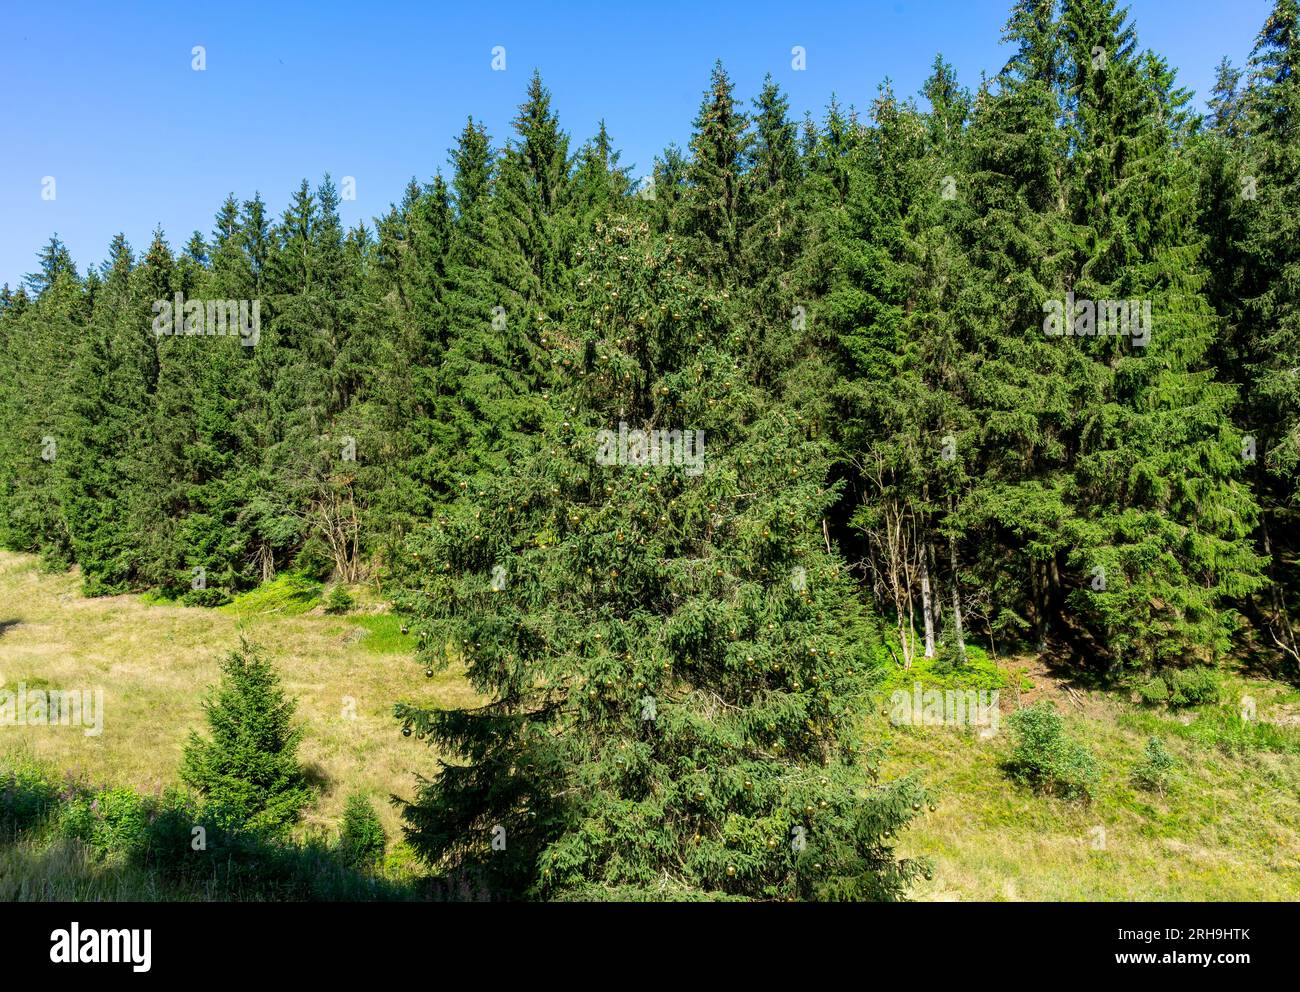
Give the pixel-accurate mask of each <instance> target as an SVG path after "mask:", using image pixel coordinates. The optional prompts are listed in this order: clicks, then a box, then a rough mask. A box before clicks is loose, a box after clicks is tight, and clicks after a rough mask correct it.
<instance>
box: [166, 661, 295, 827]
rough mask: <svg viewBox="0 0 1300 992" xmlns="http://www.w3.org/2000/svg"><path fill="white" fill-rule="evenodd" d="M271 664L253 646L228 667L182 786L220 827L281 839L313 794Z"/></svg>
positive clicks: (191, 745)
mask: <svg viewBox="0 0 1300 992" xmlns="http://www.w3.org/2000/svg"><path fill="white" fill-rule="evenodd" d="M296 706H297V704H296V703H295V702H294V701H293V700H292V699H289V698H288V697H286V696H285V694H284V690H283V689H282V688H281V687H280V678H279V676H278V675H276V673H275V669H273V668H272V667H271V663H270V662H269V661H268V660H267V659H265V658H264V657H262V656H261V655H260V654H259V653H258V652H257V650H256V649H255V648H254V647H252V646H251V645H249V644H248V643H247V642H244V643H242V644H241V646H240V649H239V650H238V651H232V652H231V654H230V655H229V657H228V658H227V659H226V660H225V662H224V663H223V664H222V666H221V685H220V686H219V687H218V688H217V690H216V692H215V694H214V695H213V696H212V698H211V699H209V700H208V701H207V702H206V703H205V705H204V711H205V716H206V719H207V723H208V736H207V737H200V736H199V734H198V733H196V732H192V733H191V734H190V739H189V742H188V743H187V744H186V746H185V753H184V758H183V761H182V764H181V778H182V780H183V781H184V782H185V783H186V784H187V785H189V786H190V787H192V788H193V789H195V790H196V791H197V792H198V793H199V795H200V796H201V797H202V798H203V800H204V804H205V809H206V811H207V812H208V813H209V814H210V815H211V816H212V817H213V819H214V821H215V822H217V823H218V824H220V825H222V826H225V827H229V828H236V829H239V828H246V829H248V830H251V831H255V832H259V831H266V832H270V833H276V832H282V831H284V830H286V829H287V828H288V827H290V826H291V825H292V824H293V823H295V822H296V821H297V819H298V813H299V811H300V810H301V809H302V807H303V806H305V805H307V803H308V802H310V801H311V798H312V793H311V789H310V788H309V787H308V785H307V782H306V779H305V777H304V775H303V770H302V767H301V766H300V765H299V764H298V758H297V751H298V744H299V743H300V742H301V741H302V729H301V728H300V727H297V726H295V725H294V722H293V714H294V710H295V709H296Z"/></svg>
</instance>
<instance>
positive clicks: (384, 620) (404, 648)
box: [348, 613, 419, 654]
mask: <svg viewBox="0 0 1300 992" xmlns="http://www.w3.org/2000/svg"><path fill="white" fill-rule="evenodd" d="M348 623H350V624H352V625H353V626H356V627H360V628H361V629H362V630H364V631H366V636H365V637H363V638H361V640H360V641H358V642H357V645H358V646H359V647H360V648H361V649H362V650H364V651H368V652H370V653H371V654H414V653H415V650H416V648H417V647H418V646H419V644H418V642H417V641H416V639H415V635H414V634H403V633H402V620H401V618H400V617H397V616H395V615H393V614H392V613H371V614H367V615H365V616H351V617H348Z"/></svg>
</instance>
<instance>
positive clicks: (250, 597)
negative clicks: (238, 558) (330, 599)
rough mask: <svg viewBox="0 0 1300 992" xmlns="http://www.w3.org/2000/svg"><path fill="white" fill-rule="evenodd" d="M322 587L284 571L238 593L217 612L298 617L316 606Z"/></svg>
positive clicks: (308, 579) (307, 578)
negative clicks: (253, 587)
mask: <svg viewBox="0 0 1300 992" xmlns="http://www.w3.org/2000/svg"><path fill="white" fill-rule="evenodd" d="M322 588H323V587H322V586H321V584H320V583H319V582H317V581H316V580H315V579H312V578H309V577H307V576H305V575H300V574H298V573H296V572H284V573H282V574H280V575H277V576H276V577H275V578H274V579H272V580H271V581H270V582H267V583H264V584H263V585H260V586H258V587H257V588H256V589H250V590H249V591H248V592H244V593H240V594H239V595H237V596H236V597H235V598H234V599H233V600H232V601H231V602H229V603H227V604H226V605H225V606H221V607H218V609H221V610H223V611H225V612H228V613H238V614H241V615H244V616H248V615H252V614H263V613H276V614H279V615H280V616H286V617H292V616H298V615H299V614H301V613H306V612H307V611H308V610H312V609H315V608H316V606H318V605H319V604H320V602H321V592H322Z"/></svg>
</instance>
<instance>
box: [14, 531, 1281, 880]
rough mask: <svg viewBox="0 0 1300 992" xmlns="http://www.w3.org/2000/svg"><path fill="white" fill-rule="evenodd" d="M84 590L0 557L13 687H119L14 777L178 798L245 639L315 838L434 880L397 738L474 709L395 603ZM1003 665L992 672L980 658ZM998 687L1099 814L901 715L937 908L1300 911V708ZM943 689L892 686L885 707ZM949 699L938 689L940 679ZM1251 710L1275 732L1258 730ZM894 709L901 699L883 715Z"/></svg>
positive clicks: (1058, 685)
mask: <svg viewBox="0 0 1300 992" xmlns="http://www.w3.org/2000/svg"><path fill="white" fill-rule="evenodd" d="M79 589H80V584H79V579H78V577H77V575H76V574H75V573H73V574H49V573H47V572H45V571H43V570H42V569H41V568H40V567H39V564H38V562H37V561H36V559H35V558H33V557H30V556H25V555H18V554H11V553H6V552H0V686H3V687H5V688H8V689H11V690H12V689H14V688H15V687H16V685H17V684H18V683H20V682H23V683H26V684H27V686H28V687H29V688H89V689H95V688H102V689H103V692H104V712H105V716H104V730H103V733H102V734H101V735H100V736H97V737H88V736H86V735H85V734H84V733H83V732H82V730H81V729H80V728H75V727H56V728H46V727H0V767H4V766H5V765H6V764H13V763H21V762H27V763H35V764H38V765H41V766H44V767H47V768H52V769H57V770H58V772H59V773H60V774H62V775H67V776H71V777H73V778H75V779H77V780H79V781H82V782H86V783H91V784H94V785H97V786H129V787H131V788H134V789H136V790H138V791H141V792H144V793H158V792H161V791H162V790H163V789H165V788H167V787H169V786H173V785H175V784H176V782H177V769H178V766H179V762H180V757H181V748H182V745H183V743H184V741H185V739H186V737H187V735H188V734H189V732H190V731H191V730H199V729H202V706H201V704H202V700H203V698H204V695H205V692H206V690H207V689H208V687H209V686H211V685H213V684H214V683H215V682H216V680H217V676H218V664H219V662H220V660H221V658H222V656H223V655H224V654H225V653H226V652H228V651H229V650H230V649H231V648H232V647H234V646H236V645H237V644H238V643H239V639H240V637H241V636H242V637H246V638H248V639H249V640H250V641H253V642H255V643H257V644H260V645H261V646H262V647H263V648H264V649H265V651H266V652H267V654H268V655H269V656H270V657H271V658H272V660H273V661H274V662H275V664H276V666H277V668H278V670H279V671H280V673H281V675H282V677H283V681H284V685H285V688H286V689H287V690H288V692H289V693H291V694H292V695H293V696H296V697H297V699H298V700H299V709H298V714H299V719H300V721H301V722H302V723H303V724H304V726H305V730H306V733H305V737H304V741H303V744H302V748H301V752H300V753H301V757H302V759H303V761H304V763H305V764H306V766H307V767H308V769H309V771H310V773H311V776H312V778H313V780H314V781H315V782H316V783H317V784H318V786H319V790H320V791H319V798H318V800H317V802H316V803H315V804H314V805H313V806H312V807H310V808H309V809H308V810H307V811H306V814H305V816H304V820H303V823H302V825H301V826H300V828H299V833H300V835H301V836H304V837H307V836H318V837H328V836H330V835H332V834H333V833H335V832H336V831H337V829H338V822H339V818H340V815H341V811H342V806H343V802H344V799H345V798H346V796H347V795H348V793H350V792H352V791H354V790H357V789H360V790H363V791H364V792H365V793H367V794H368V795H369V796H370V798H371V799H372V800H373V802H374V804H375V806H376V808H377V809H378V810H379V813H380V816H381V817H382V819H383V822H384V826H385V828H386V829H387V831H388V833H389V836H390V839H391V840H392V841H393V843H392V844H391V845H390V855H389V860H388V864H387V871H388V872H389V874H390V875H391V874H394V873H395V874H397V875H409V874H410V873H411V872H412V871H413V869H414V865H413V864H411V859H410V856H409V853H408V852H406V851H405V849H404V847H403V845H402V844H401V843H400V828H399V821H398V817H397V814H396V811H395V810H394V809H393V807H392V806H391V805H390V804H389V802H388V798H389V797H390V796H391V795H410V793H411V791H412V787H413V782H414V779H413V775H414V773H415V772H417V771H422V772H427V771H429V770H430V769H431V767H432V763H431V755H430V754H429V753H428V750H427V749H426V748H425V747H424V746H423V745H420V744H418V743H417V742H415V741H414V740H413V739H406V738H403V737H402V735H401V733H400V731H399V728H398V726H397V724H396V723H395V721H394V720H393V719H392V717H391V715H390V714H391V708H392V704H393V702H394V701H395V700H397V699H400V698H406V699H418V700H422V701H426V702H433V703H436V704H438V705H441V706H458V705H465V704H468V703H471V702H472V701H473V700H474V698H475V696H474V693H473V691H472V690H471V689H470V688H469V686H468V685H467V684H466V683H465V682H464V680H463V679H462V678H461V677H460V675H459V674H458V673H456V672H448V673H444V674H439V675H437V676H436V677H435V678H434V679H432V680H429V679H426V678H425V677H424V674H423V671H422V670H421V669H420V668H419V667H418V666H417V664H416V663H415V659H414V644H413V642H412V641H411V639H410V638H409V637H406V636H404V635H402V633H401V631H400V629H399V624H398V622H397V620H396V619H395V618H393V617H392V616H390V615H388V614H386V613H384V612H383V611H382V606H381V604H378V603H375V602H373V601H368V599H367V596H366V594H365V590H363V589H356V590H353V593H354V595H355V596H356V597H357V599H358V605H357V608H356V611H355V612H353V613H351V614H348V615H346V616H331V615H328V614H326V613H325V612H324V610H323V608H322V606H321V604H320V602H319V595H318V591H317V590H314V589H312V588H310V587H308V586H304V585H302V584H300V583H297V582H295V581H294V580H292V579H283V580H280V581H278V582H276V583H273V584H271V585H270V586H268V587H264V588H262V589H260V590H257V591H255V592H254V593H251V594H249V595H248V596H245V597H243V598H241V599H238V600H236V601H235V602H234V603H232V604H230V605H228V606H225V607H221V608H217V609H205V608H199V607H183V606H177V605H173V604H168V603H160V602H154V601H151V600H150V599H149V598H148V597H142V596H117V597H109V598H100V599H87V598H85V597H83V596H82V595H81V594H80V591H79ZM981 658H982V659H983V656H981ZM973 677H974V678H976V679H977V680H978V681H977V682H974V683H971V684H972V685H975V684H978V685H979V686H980V687H986V686H987V685H989V684H990V679H991V678H996V679H997V680H998V681H1001V682H1002V683H1003V684H1004V685H1005V686H1007V687H1009V688H1003V689H1002V690H1001V710H1002V714H1003V716H1005V715H1007V714H1008V713H1010V712H1011V711H1012V710H1014V709H1015V708H1016V707H1017V706H1019V705H1022V704H1028V703H1031V702H1035V701H1038V700H1040V699H1050V700H1052V701H1053V702H1054V703H1055V704H1056V706H1057V708H1058V710H1059V711H1060V712H1061V713H1062V715H1063V716H1064V718H1065V722H1066V727H1067V730H1068V732H1069V734H1070V735H1071V736H1072V737H1074V739H1076V740H1078V741H1080V742H1082V743H1083V744H1085V745H1086V746H1087V747H1088V748H1089V749H1090V750H1091V751H1092V753H1093V755H1094V756H1095V757H1096V759H1097V761H1098V764H1099V765H1100V767H1101V771H1102V776H1101V782H1100V786H1099V788H1098V789H1097V792H1096V796H1095V798H1094V799H1093V800H1092V801H1091V802H1087V803H1085V802H1080V801H1077V800H1076V801H1067V800H1062V799H1056V798H1049V797H1044V796H1041V795H1038V794H1035V793H1033V792H1031V791H1029V790H1028V789H1026V788H1024V787H1022V786H1019V785H1017V784H1015V783H1014V782H1013V781H1012V780H1011V779H1010V777H1009V776H1008V775H1007V774H1006V773H1005V771H1004V770H1003V769H1002V767H1001V764H1002V762H1003V761H1004V760H1005V757H1006V753H1007V751H1008V748H1009V746H1010V745H1009V732H1008V730H1007V728H1006V725H1005V721H1004V722H1003V724H1002V727H1001V729H1000V731H999V732H998V733H997V734H995V735H992V736H990V737H982V736H980V734H978V733H976V732H974V731H973V730H958V729H951V728H943V727H896V726H893V725H891V723H890V722H889V719H888V716H887V711H886V710H884V709H883V708H882V710H881V711H880V712H879V713H878V715H877V716H876V717H875V718H874V722H873V725H872V726H870V727H868V728H867V731H866V732H867V734H868V736H869V738H870V739H872V740H873V741H878V740H885V741H887V742H888V748H887V751H886V755H885V758H884V761H883V766H882V770H883V774H884V776H885V777H886V778H894V777H899V776H902V775H905V774H909V773H914V774H918V775H919V776H920V777H921V779H922V781H923V782H924V784H925V785H926V786H927V787H928V788H929V789H930V790H931V791H932V792H933V793H934V794H935V797H936V809H935V810H934V811H933V812H927V813H925V814H924V815H922V816H921V817H920V818H919V819H918V820H917V821H916V825H915V826H914V828H912V829H909V830H907V831H905V832H904V833H903V835H902V836H901V837H900V839H899V846H900V853H902V854H904V855H907V856H915V855H924V856H928V857H929V858H931V859H932V860H933V862H934V866H935V872H934V879H933V881H931V882H928V883H924V884H923V885H922V886H921V887H920V888H919V889H918V890H916V891H914V892H913V893H912V897H913V898H916V899H922V900H1165V899H1169V900H1296V899H1300V692H1298V691H1296V690H1295V689H1294V688H1290V687H1287V686H1284V685H1282V684H1280V683H1276V682H1271V681H1268V680H1264V679H1260V678H1247V677H1244V676H1242V675H1240V674H1237V673H1225V675H1224V679H1223V682H1224V686H1223V697H1222V699H1223V701H1222V703H1221V704H1219V705H1217V706H1203V707H1198V708H1195V709H1191V710H1184V711H1170V710H1166V709H1153V708H1145V707H1141V706H1138V705H1136V704H1135V703H1133V702H1130V701H1128V700H1125V699H1123V698H1121V697H1119V696H1117V695H1116V694H1114V693H1104V692H1099V691H1090V690H1087V689H1083V688H1080V687H1077V686H1071V685H1068V684H1066V683H1065V682H1063V681H1062V680H1061V679H1060V678H1058V677H1057V676H1056V675H1055V674H1054V673H1053V671H1052V670H1051V669H1049V668H1047V667H1046V666H1045V665H1043V664H1042V663H1041V662H1039V661H1037V660H1034V661H1031V660H1029V659H1015V660H1011V661H1007V660H1002V661H999V662H992V661H988V660H987V659H983V660H982V662H981V664H980V665H979V666H978V667H977V669H976V671H975V672H974V673H973ZM913 678H918V679H921V680H922V681H923V682H925V684H926V685H927V686H929V685H934V684H940V683H942V684H945V685H949V684H951V685H953V686H957V685H960V684H961V682H960V680H958V681H956V682H953V681H952V680H951V679H949V680H948V682H943V680H942V678H939V677H934V678H932V673H929V672H926V671H922V670H920V669H918V670H917V671H916V672H915V673H902V672H893V673H891V674H890V678H889V680H888V683H887V688H898V687H902V686H905V685H908V684H909V683H910V681H911V680H912V679H913ZM936 678H938V681H936V680H935V679H936ZM1243 697H1250V698H1251V699H1253V701H1254V705H1255V707H1256V718H1255V719H1252V720H1243V719H1242V718H1241V717H1240V715H1239V713H1238V711H1239V710H1240V708H1241V706H1242V703H1241V700H1242V698H1243ZM882 698H884V697H882ZM1152 736H1156V737H1158V738H1159V739H1160V740H1161V742H1162V743H1163V744H1164V745H1165V747H1166V748H1167V750H1168V751H1169V752H1170V753H1171V754H1172V755H1173V757H1174V759H1175V761H1176V765H1175V767H1174V770H1173V772H1172V774H1171V778H1170V783H1169V786H1168V788H1167V789H1165V791H1164V792H1163V794H1161V793H1159V792H1148V791H1143V790H1141V789H1139V788H1137V786H1136V785H1135V784H1134V783H1133V781H1132V770H1133V767H1134V765H1135V764H1136V762H1138V761H1139V760H1140V758H1141V756H1142V752H1143V747H1144V746H1145V744H1146V742H1147V740H1148V739H1149V738H1150V737H1152ZM54 896H57V897H62V898H119V899H151V898H186V897H189V898H195V897H202V894H201V893H199V894H197V895H196V893H194V892H193V891H190V892H187V893H178V892H175V891H164V890H162V889H160V888H158V887H156V886H154V885H153V884H152V883H151V882H150V880H149V879H148V878H145V877H141V876H140V875H139V874H131V873H121V872H117V873H114V872H113V870H112V869H111V868H105V867H104V866H100V865H96V864H95V863H94V862H93V859H90V858H88V857H87V855H86V852H84V851H81V850H78V849H77V847H76V846H75V845H69V844H66V843H55V844H51V845H48V846H43V847H34V846H31V845H28V846H27V848H26V849H24V848H23V846H22V844H19V845H12V846H10V847H7V848H0V897H4V898H42V897H44V898H49V897H54Z"/></svg>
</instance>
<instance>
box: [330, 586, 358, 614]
mask: <svg viewBox="0 0 1300 992" xmlns="http://www.w3.org/2000/svg"><path fill="white" fill-rule="evenodd" d="M355 605H356V601H355V600H354V599H353V598H352V597H351V596H350V595H348V591H347V590H346V589H344V588H343V587H342V586H341V585H338V586H335V587H334V588H333V589H331V590H330V594H329V595H328V596H326V597H325V612H326V613H333V614H336V615H337V614H340V613H347V612H348V610H350V609H352V607H353V606H355Z"/></svg>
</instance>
